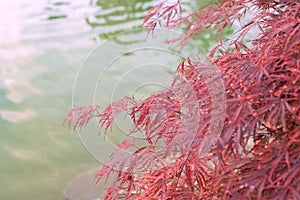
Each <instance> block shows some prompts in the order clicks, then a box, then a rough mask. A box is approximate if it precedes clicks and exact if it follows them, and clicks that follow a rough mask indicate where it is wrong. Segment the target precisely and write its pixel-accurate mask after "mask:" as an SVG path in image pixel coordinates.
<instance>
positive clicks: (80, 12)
mask: <svg viewBox="0 0 300 200" xmlns="http://www.w3.org/2000/svg"><path fill="white" fill-rule="evenodd" d="M151 5H152V3H151V2H150V1H147V0H144V1H137V0H99V1H87V0H76V1H69V0H67V1H59V0H56V1H54V0H33V1H17V0H10V1H2V2H1V6H0V16H1V19H0V30H1V31H0V138H1V139H0V199H3V200H14V199H26V200H27V199H43V200H48V199H49V200H53V199H62V190H63V189H64V187H65V186H66V184H67V183H68V181H69V180H70V179H71V178H72V177H74V176H76V175H77V174H78V173H80V172H82V171H85V170H87V169H90V168H93V167H95V166H98V165H99V162H98V161H97V160H95V159H94V158H93V157H92V156H91V155H90V154H89V153H88V152H87V151H86V149H85V148H84V147H83V145H82V144H81V142H80V139H79V137H78V136H77V135H76V134H75V133H72V132H70V131H68V129H67V128H66V127H63V126H61V123H62V121H63V119H64V117H65V115H66V113H67V112H68V110H69V109H70V107H71V104H72V87H73V82H74V79H75V76H76V73H77V70H78V68H79V66H80V64H81V63H82V61H83V60H84V58H85V57H86V55H87V54H88V53H89V52H90V51H91V49H93V48H94V47H95V46H96V45H97V44H99V43H101V42H102V41H103V40H105V39H107V38H108V37H109V36H111V35H113V34H117V33H120V32H121V31H123V30H127V29H130V28H134V27H137V26H139V25H140V24H141V23H142V20H143V17H144V15H145V12H146V10H148V9H149V8H150V7H151ZM125 41H126V40H125ZM114 42H115V43H118V42H119V43H120V41H114ZM108 51H110V50H109V49H108ZM111 51H112V49H111ZM174 69H175V68H174ZM112 76H113V74H112ZM144 76H145V77H146V76H148V75H147V74H145V75H144ZM139 78H142V77H136V79H139ZM133 79H135V78H134V77H133ZM83 87H89V83H88V82H86V83H83ZM101 95H102V96H104V97H103V98H102V99H104V100H103V101H104V102H105V99H106V98H105V96H106V95H105V94H101ZM82 98H84V96H83V97H82ZM93 134H95V135H97V133H93ZM101 151H103V150H101Z"/></svg>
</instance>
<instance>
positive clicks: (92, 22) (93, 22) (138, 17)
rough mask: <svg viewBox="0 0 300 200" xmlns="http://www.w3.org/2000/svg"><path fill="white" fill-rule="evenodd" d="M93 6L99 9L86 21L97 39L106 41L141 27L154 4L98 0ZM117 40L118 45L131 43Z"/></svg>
mask: <svg viewBox="0 0 300 200" xmlns="http://www.w3.org/2000/svg"><path fill="white" fill-rule="evenodd" d="M91 4H92V5H93V6H97V8H98V9H97V10H96V11H95V12H94V13H93V15H88V16H86V17H85V21H86V23H87V24H88V25H89V26H90V27H92V28H93V30H94V31H95V32H96V34H97V37H99V38H100V39H102V40H105V39H108V38H111V36H112V35H116V34H120V33H121V34H120V35H122V34H125V33H124V31H125V32H126V31H127V30H128V29H131V28H138V27H141V24H142V21H143V19H144V16H145V15H146V12H147V11H148V10H149V9H150V8H151V6H152V5H153V2H152V1H151V0H144V1H140V0H114V1H111V0H97V1H94V2H91ZM94 39H96V40H97V38H94ZM115 39H116V40H115V42H118V43H124V44H126V43H128V42H129V41H124V40H118V38H115Z"/></svg>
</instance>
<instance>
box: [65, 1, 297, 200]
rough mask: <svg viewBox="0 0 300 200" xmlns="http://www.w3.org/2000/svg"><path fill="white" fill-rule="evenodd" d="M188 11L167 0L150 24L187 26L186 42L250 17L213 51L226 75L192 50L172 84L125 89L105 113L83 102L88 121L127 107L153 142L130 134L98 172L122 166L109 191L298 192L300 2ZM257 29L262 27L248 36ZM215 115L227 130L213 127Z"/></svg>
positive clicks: (160, 194) (274, 195) (251, 195)
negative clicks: (137, 91)
mask: <svg viewBox="0 0 300 200" xmlns="http://www.w3.org/2000/svg"><path fill="white" fill-rule="evenodd" d="M180 13H181V6H180V1H179V0H178V1H164V2H162V3H160V4H158V5H157V6H154V7H153V8H152V9H151V10H150V11H149V12H148V15H147V16H146V19H145V22H144V25H145V26H146V27H148V28H149V29H150V31H155V27H156V26H163V27H167V28H174V27H176V26H181V27H182V26H184V28H185V34H184V35H183V36H182V37H180V38H178V41H179V42H181V43H182V45H184V44H185V43H186V42H187V40H188V38H190V37H194V36H197V35H198V34H200V33H202V32H203V31H205V30H210V31H214V32H215V33H216V37H220V34H222V31H223V30H224V29H225V28H228V27H231V26H232V25H233V23H235V22H236V21H239V20H243V23H244V25H243V26H242V27H241V28H240V29H239V30H238V31H237V32H236V36H237V37H236V38H235V39H233V40H227V41H225V42H226V45H225V44H223V43H224V41H221V39H220V40H219V41H220V44H219V45H217V46H216V47H215V48H214V49H212V50H211V52H210V57H211V61H212V63H213V64H214V66H216V67H217V69H218V70H219V72H220V76H215V75H214V74H213V73H212V75H208V77H204V76H203V71H204V72H205V73H204V74H207V72H210V71H211V70H212V69H213V70H215V68H211V66H209V65H207V64H204V63H201V62H200V61H195V60H191V59H189V58H187V59H186V60H183V61H182V62H181V63H179V65H178V68H177V72H176V75H175V77H174V81H173V83H172V84H171V85H170V87H169V88H168V89H166V90H163V91H160V92H157V93H155V94H152V95H151V96H150V97H148V98H146V99H144V100H142V101H137V100H135V99H133V98H130V97H124V98H123V99H121V100H119V101H117V102H114V103H112V104H111V105H109V106H108V107H107V108H106V109H105V110H104V111H102V112H100V111H99V108H98V107H96V106H91V107H82V108H78V107H75V108H74V109H72V110H71V112H70V113H69V115H68V116H67V117H66V120H65V121H66V122H67V123H68V124H69V125H71V124H72V122H74V123H75V124H74V125H75V127H79V128H81V127H82V126H84V125H85V124H86V123H88V121H89V120H90V119H91V118H92V117H96V118H99V124H100V126H101V128H104V130H105V132H106V131H107V130H108V129H109V128H110V127H111V125H112V123H113V121H114V119H115V117H116V115H118V114H119V113H121V112H123V111H125V112H127V114H128V115H129V116H130V117H131V119H132V121H133V124H134V127H132V130H131V133H135V132H143V133H144V136H145V137H144V141H145V143H144V144H145V145H144V146H142V147H140V146H137V145H136V144H135V140H133V141H128V140H126V141H123V142H122V143H121V144H119V145H118V146H117V149H116V151H115V152H113V155H112V160H110V161H107V163H105V164H104V165H103V167H102V169H101V170H100V171H99V173H98V174H97V176H96V178H97V179H99V180H100V179H102V178H104V177H110V175H111V174H112V173H117V174H118V175H117V179H116V180H115V181H114V186H112V187H110V188H107V192H106V195H105V197H104V199H119V198H124V199H278V200H281V199H294V200H299V199H300V2H299V1H298V0H276V1H274V0H272V1H271V0H219V1H218V2H214V3H210V4H208V5H206V6H205V7H202V8H199V9H198V10H196V11H194V12H192V13H191V14H189V15H187V16H185V17H178V16H180ZM249 13H250V14H249ZM245 15H247V17H246V18H245V17H244V16H245ZM245 21H246V22H245ZM252 30H255V36H253V35H252V37H253V38H251V39H250V40H249V41H246V39H245V38H247V35H249V32H250V31H252ZM208 79H209V84H212V85H211V86H214V85H213V84H214V81H216V79H222V81H223V83H224V91H225V92H224V99H223V98H219V99H221V100H222V99H223V100H224V101H225V104H226V109H225V110H223V111H222V109H221V108H220V107H218V105H219V103H222V102H214V101H215V100H216V99H214V97H213V96H214V95H217V94H214V93H212V91H211V88H210V87H209V86H208V85H209V84H208ZM216 87H218V85H217V86H216ZM212 94H213V95H212ZM219 95H222V94H219ZM195 108H197V109H195ZM222 112H224V117H225V118H224V121H222V122H223V124H222V126H220V125H219V124H218V123H219V122H220V121H218V120H217V119H218V115H219V114H221V113H222ZM215 120H217V121H215ZM215 123H216V126H214V130H218V128H220V127H221V130H220V131H219V132H220V133H221V134H220V136H219V135H213V134H214V131H212V124H215ZM217 132H218V131H217ZM210 140H211V141H215V140H216V143H215V142H210ZM209 142H210V143H209ZM207 143H209V145H206V144H207ZM214 143H215V144H214ZM127 149H134V150H133V151H132V152H133V153H129V152H126V151H125V150H127Z"/></svg>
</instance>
